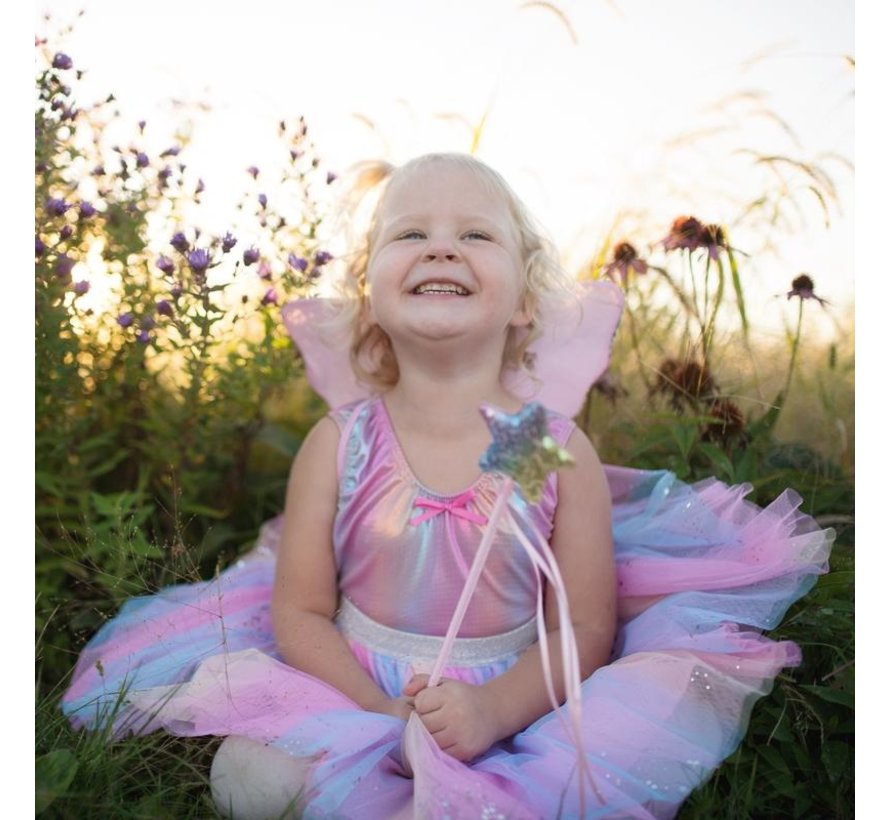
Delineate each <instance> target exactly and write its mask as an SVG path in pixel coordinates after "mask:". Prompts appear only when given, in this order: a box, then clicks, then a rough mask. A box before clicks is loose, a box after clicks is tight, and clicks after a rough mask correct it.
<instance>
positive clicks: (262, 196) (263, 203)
mask: <svg viewBox="0 0 890 820" xmlns="http://www.w3.org/2000/svg"><path fill="white" fill-rule="evenodd" d="M257 200H259V203H260V207H261V208H265V207H266V203H268V201H269V200H268V198H267V197H266V195H265V194H260V195H259V196H258V197H257Z"/></svg>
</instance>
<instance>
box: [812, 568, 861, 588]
mask: <svg viewBox="0 0 890 820" xmlns="http://www.w3.org/2000/svg"><path fill="white" fill-rule="evenodd" d="M855 579H856V573H855V572H854V571H853V570H840V571H837V572H829V573H828V574H827V575H822V576H821V577H820V578H819V580H818V581H816V589H818V590H819V591H822V590H831V591H836V592H839V591H847V590H848V589H849V588H850V587H852V586H853V583H854V581H855Z"/></svg>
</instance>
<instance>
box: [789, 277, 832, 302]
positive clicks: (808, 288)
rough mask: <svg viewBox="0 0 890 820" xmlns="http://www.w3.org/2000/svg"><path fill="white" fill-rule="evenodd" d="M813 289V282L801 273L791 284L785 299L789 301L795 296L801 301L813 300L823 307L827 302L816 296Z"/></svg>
mask: <svg viewBox="0 0 890 820" xmlns="http://www.w3.org/2000/svg"><path fill="white" fill-rule="evenodd" d="M815 287H816V286H815V285H814V284H813V280H812V279H811V278H810V277H809V276H807V274H805V273H802V274H801V275H800V276H796V277H795V278H794V280H793V281H792V282H791V290H789V291H788V293H787V297H788V298H789V299H790V298H791V297H792V296H796V297H797V298H798V299H800V300H801V301H803V300H804V299H815V300H816V301H817V302H818V303H819V304H820V305H822V307H825V306H826V305H827V304H828V302H827V301H826V300H825V299H823V298H822V297H821V296H816V293H815Z"/></svg>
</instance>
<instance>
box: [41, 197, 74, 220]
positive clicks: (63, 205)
mask: <svg viewBox="0 0 890 820" xmlns="http://www.w3.org/2000/svg"><path fill="white" fill-rule="evenodd" d="M70 207H71V206H70V205H69V204H68V203H67V202H65V200H64V199H57V198H56V197H50V198H49V199H47V200H46V212H47V213H48V214H49V215H50V216H64V215H65V212H66V211H67V210H68V209H69V208H70Z"/></svg>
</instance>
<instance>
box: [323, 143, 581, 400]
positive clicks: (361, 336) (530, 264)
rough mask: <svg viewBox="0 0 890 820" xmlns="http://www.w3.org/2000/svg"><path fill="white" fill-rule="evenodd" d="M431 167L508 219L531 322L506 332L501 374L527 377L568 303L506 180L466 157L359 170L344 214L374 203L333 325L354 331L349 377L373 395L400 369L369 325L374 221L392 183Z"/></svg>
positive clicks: (548, 246) (563, 276)
mask: <svg viewBox="0 0 890 820" xmlns="http://www.w3.org/2000/svg"><path fill="white" fill-rule="evenodd" d="M434 164H439V165H441V164H444V165H449V166H451V167H454V168H456V169H460V170H468V171H470V172H472V173H473V174H474V175H475V176H476V178H477V179H478V180H479V181H480V182H482V183H483V184H484V185H485V186H486V187H487V188H488V190H489V191H490V192H491V193H493V194H495V195H498V196H501V197H503V199H504V202H505V203H506V204H507V207H508V210H509V213H510V216H511V217H512V220H513V223H514V227H515V230H516V237H517V241H518V245H519V255H520V259H521V261H522V270H521V271H520V275H521V277H522V280H523V281H522V286H523V299H524V306H525V308H526V310H527V313H528V315H529V316H530V322H529V324H528V325H527V326H526V327H521V328H517V327H511V328H510V331H509V334H508V336H507V343H506V345H505V347H504V356H503V365H502V366H503V367H504V368H517V369H525V370H527V371H531V370H532V368H533V365H534V362H533V361H532V360H531V357H530V355H529V353H528V347H529V345H530V344H531V343H532V342H533V341H534V340H535V339H537V338H538V337H539V336H540V335H541V332H542V326H543V319H544V314H545V313H546V308H547V306H548V304H551V303H553V302H555V301H565V300H568V299H571V298H572V295H573V292H574V291H573V285H572V280H571V278H570V277H569V275H568V274H567V273H566V272H565V271H564V270H563V268H562V267H561V265H560V264H559V260H558V257H557V254H556V249H555V247H554V246H553V243H552V242H551V241H550V240H549V239H548V238H547V237H546V236H545V235H544V233H543V231H542V230H541V228H540V227H539V226H538V225H537V223H536V222H535V220H534V219H533V218H532V216H531V214H530V213H529V212H528V210H527V209H526V207H525V205H524V204H523V203H522V201H521V200H520V199H519V197H518V196H517V195H516V193H515V192H514V191H513V189H512V188H511V187H510V186H509V185H508V184H507V182H506V180H505V179H504V178H503V177H502V176H501V175H500V174H499V173H498V172H497V171H495V170H494V169H493V168H491V167H489V166H488V165H486V164H485V163H483V162H481V161H480V160H478V159H476V158H475V157H472V156H469V155H468V154H452V153H436V154H424V155H423V156H420V157H416V158H415V159H412V160H411V161H409V162H407V163H406V164H404V165H402V166H401V167H396V166H393V165H390V164H389V163H386V162H382V161H381V162H365V163H361V164H359V165H358V166H356V167H355V168H354V169H353V171H352V174H351V175H352V178H353V184H352V186H351V192H350V207H349V208H348V210H349V211H351V212H352V213H353V214H355V213H356V212H357V210H358V208H359V207H360V205H361V204H362V202H363V200H365V198H366V196H367V195H368V194H369V193H371V192H373V193H374V194H375V195H377V197H378V198H377V201H376V205H375V206H374V210H373V213H372V215H371V220H370V225H369V226H368V229H367V230H366V231H365V232H364V235H363V236H362V237H361V239H360V240H359V241H358V242H357V243H355V247H354V248H353V250H352V251H351V252H350V253H349V254H348V255H347V258H346V260H345V261H346V267H345V271H344V274H343V276H342V278H341V281H340V282H338V283H337V289H338V290H339V292H340V297H341V311H340V313H339V316H338V317H337V319H336V320H335V321H336V323H337V324H338V325H339V324H341V323H342V324H348V325H351V326H352V343H351V347H350V360H351V363H352V367H353V370H354V371H355V374H356V376H357V377H358V378H359V379H360V380H362V381H363V382H365V383H366V384H369V385H370V386H371V387H373V388H375V389H378V390H387V389H389V388H391V387H393V386H395V384H396V383H397V382H398V380H399V365H398V362H397V361H396V357H395V353H394V352H393V348H392V343H391V342H390V339H389V336H388V335H387V334H386V332H385V331H384V330H383V329H382V328H380V326H379V325H377V324H375V323H374V322H372V321H371V320H370V318H369V308H368V295H367V294H368V283H367V271H368V263H369V261H370V258H371V253H372V250H373V248H374V243H375V241H376V239H377V235H378V233H379V229H380V214H381V210H382V207H383V204H384V202H385V199H386V192H387V190H388V189H389V186H390V185H392V184H393V182H394V181H396V180H399V179H401V178H403V177H405V176H407V175H408V174H410V173H412V172H413V171H416V170H419V169H422V168H425V167H428V166H430V165H434Z"/></svg>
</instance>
